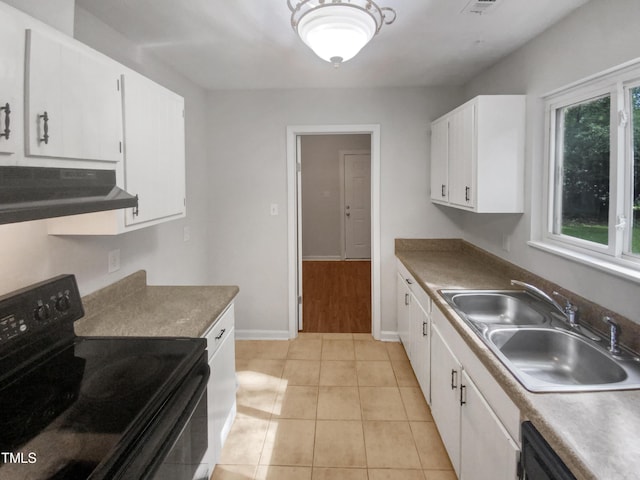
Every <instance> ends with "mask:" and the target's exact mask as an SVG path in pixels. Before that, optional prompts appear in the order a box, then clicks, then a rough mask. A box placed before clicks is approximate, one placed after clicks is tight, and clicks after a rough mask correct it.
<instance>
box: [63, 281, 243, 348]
mask: <svg viewBox="0 0 640 480" xmlns="http://www.w3.org/2000/svg"><path fill="white" fill-rule="evenodd" d="M238 292H239V289H238V287H236V286H149V285H147V282H146V273H145V272H144V271H140V272H136V273H134V274H133V275H130V276H128V277H126V278H124V279H122V280H120V281H119V282H116V283H114V284H113V285H110V286H108V287H106V288H103V289H102V290H99V291H98V292H95V293H92V294H90V295H87V296H85V297H83V299H82V302H83V305H84V308H85V316H84V317H83V318H82V319H80V320H78V321H77V322H76V323H75V324H74V328H75V332H76V335H81V336H136V337H138V336H139V337H149V336H153V337H201V336H202V335H203V334H204V333H205V332H206V331H207V330H208V329H209V328H210V327H211V325H212V324H213V323H214V322H215V321H216V319H217V318H218V317H219V316H220V314H221V313H222V312H223V311H224V310H225V309H226V308H227V306H228V305H229V303H231V301H233V299H234V298H235V296H236V295H237V294H238Z"/></svg>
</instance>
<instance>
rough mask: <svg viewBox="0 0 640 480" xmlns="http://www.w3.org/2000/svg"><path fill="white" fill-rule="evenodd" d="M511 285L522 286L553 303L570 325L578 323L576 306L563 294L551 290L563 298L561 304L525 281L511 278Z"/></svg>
mask: <svg viewBox="0 0 640 480" xmlns="http://www.w3.org/2000/svg"><path fill="white" fill-rule="evenodd" d="M511 285H516V286H518V287H522V288H524V289H525V290H526V291H527V292H529V293H531V294H532V295H535V296H536V297H538V298H541V299H542V300H544V301H546V302H548V303H550V304H551V305H553V306H554V307H556V309H557V310H558V311H559V312H560V313H562V314H563V315H564V317H565V318H566V319H567V321H568V322H569V325H571V326H572V327H575V326H577V325H578V319H577V314H578V307H576V306H575V305H574V304H572V303H571V302H570V301H569V299H568V298H567V297H565V296H564V295H561V294H560V293H558V292H555V291H554V292H553V295H555V296H557V297H560V298H562V299H563V300H565V306H564V307H563V306H561V305H560V304H559V303H558V302H556V301H555V300H554V299H553V298H551V297H550V296H549V295H547V294H546V293H544V292H543V291H542V290H540V289H539V288H538V287H536V286H534V285H531V284H529V283H525V282H521V281H519V280H511Z"/></svg>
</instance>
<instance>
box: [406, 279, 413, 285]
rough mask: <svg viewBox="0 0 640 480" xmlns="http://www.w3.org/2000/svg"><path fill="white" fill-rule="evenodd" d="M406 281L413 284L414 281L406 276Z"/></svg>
mask: <svg viewBox="0 0 640 480" xmlns="http://www.w3.org/2000/svg"><path fill="white" fill-rule="evenodd" d="M405 282H407V283H408V284H409V285H413V282H412V281H411V279H410V278H405Z"/></svg>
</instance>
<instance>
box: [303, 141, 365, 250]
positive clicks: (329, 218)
mask: <svg viewBox="0 0 640 480" xmlns="http://www.w3.org/2000/svg"><path fill="white" fill-rule="evenodd" d="M300 147H301V164H302V180H301V184H302V185H301V190H302V192H301V194H302V257H303V258H316V259H321V258H336V257H337V258H340V257H341V255H342V244H343V243H344V242H343V238H342V235H341V227H340V223H341V220H342V215H343V212H342V202H341V201H340V199H341V197H340V193H341V190H342V187H341V185H340V179H341V178H342V177H341V175H340V151H341V150H371V135H304V136H303V137H302V139H301V141H300Z"/></svg>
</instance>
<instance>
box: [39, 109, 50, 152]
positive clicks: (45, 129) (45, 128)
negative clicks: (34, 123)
mask: <svg viewBox="0 0 640 480" xmlns="http://www.w3.org/2000/svg"><path fill="white" fill-rule="evenodd" d="M38 118H41V119H42V131H43V132H44V135H43V136H42V138H39V139H38V141H40V142H44V143H45V145H48V144H49V114H48V113H47V112H44V113H43V114H42V115H38Z"/></svg>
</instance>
